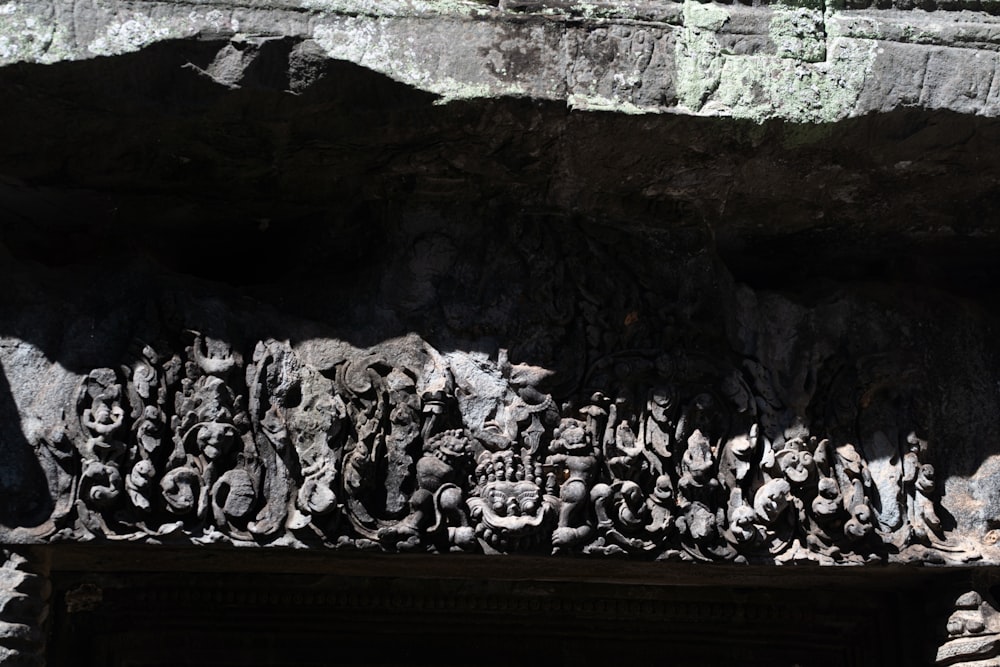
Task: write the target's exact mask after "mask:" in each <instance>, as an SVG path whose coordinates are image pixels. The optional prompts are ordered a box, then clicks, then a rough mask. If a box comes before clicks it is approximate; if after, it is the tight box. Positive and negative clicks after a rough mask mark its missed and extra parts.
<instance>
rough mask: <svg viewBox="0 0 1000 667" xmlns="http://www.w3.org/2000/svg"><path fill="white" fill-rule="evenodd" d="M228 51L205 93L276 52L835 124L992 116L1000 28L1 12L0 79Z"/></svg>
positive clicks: (454, 7) (833, 19) (43, 6)
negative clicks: (43, 69)
mask: <svg viewBox="0 0 1000 667" xmlns="http://www.w3.org/2000/svg"><path fill="white" fill-rule="evenodd" d="M206 39H212V40H231V42H232V43H231V45H230V46H227V47H226V48H224V49H223V50H222V51H220V52H219V55H218V57H217V58H216V60H215V62H214V63H213V66H212V67H210V68H209V69H208V70H206V71H205V74H206V76H208V77H210V78H212V79H214V80H215V81H217V82H218V83H220V84H222V85H225V86H231V87H238V86H239V85H240V83H239V81H240V74H241V72H242V71H243V70H244V69H245V68H246V67H248V66H249V65H250V63H252V62H253V60H254V58H255V57H256V55H255V54H256V53H258V52H259V50H260V49H261V47H262V45H265V44H267V43H268V42H270V41H272V40H274V39H290V40H292V41H294V42H295V43H296V45H297V46H296V47H295V49H296V50H297V51H296V52H299V51H302V52H308V53H309V54H311V56H312V57H316V58H328V59H335V60H342V61H348V62H352V63H355V64H358V65H361V66H363V67H366V68H369V69H371V70H373V71H376V72H379V73H382V74H385V75H387V76H389V77H391V78H393V79H395V80H397V81H400V82H402V83H405V84H408V85H411V86H413V87H415V88H418V89H420V90H423V91H427V92H430V93H433V94H436V95H438V96H439V97H440V101H441V102H448V101H451V100H462V99H475V98H496V97H527V98H532V99H539V100H556V101H565V103H566V104H567V105H569V106H570V107H571V108H578V109H585V110H605V111H615V112H624V113H639V114H648V113H683V114H696V115H703V116H726V117H734V118H746V119H751V120H754V121H757V122H763V121H765V120H768V119H772V118H777V119H784V120H789V121H793V122H802V123H817V122H832V121H836V120H840V119H843V118H847V117H852V116H858V115H862V114H865V113H868V112H872V111H887V110H890V109H893V108H896V107H898V106H918V107H923V108H927V109H946V110H952V111H957V112H960V113H970V114H975V115H982V116H995V115H996V114H997V113H998V109H1000V107H998V103H997V100H996V94H995V93H993V92H992V90H991V88H992V81H993V78H994V71H995V69H996V66H997V63H996V57H995V55H994V54H995V52H996V50H997V47H998V44H1000V23H998V19H997V18H996V17H994V16H992V15H991V14H990V13H988V12H986V11H979V12H971V11H947V12H945V11H938V12H926V11H923V10H920V9H917V10H912V11H899V10H886V11H880V10H851V11H839V10H830V9H827V10H823V9H818V8H817V9H810V8H807V7H787V6H784V5H771V6H761V7H747V6H744V5H722V4H717V3H698V2H693V1H689V2H686V3H671V2H667V3H633V4H626V5H608V4H568V3H561V4H555V5H544V6H543V5H541V4H539V3H528V2H521V3H516V4H515V3H510V4H505V3H501V6H499V7H494V6H492V5H488V4H482V3H477V2H459V1H449V2H389V3H372V2H350V1H346V0H345V1H341V2H302V3H288V2H268V3H263V2H242V3H224V2H211V3H207V2H206V3H188V4H185V3H170V2H145V1H132V2H127V1H112V2H102V3H96V4H94V5H91V6H89V7H87V8H83V7H81V6H78V5H75V4H72V3H68V2H62V1H59V0H49V1H48V2H36V3H30V4H29V3H16V2H9V3H7V4H5V5H2V6H0V63H2V64H6V65H11V64H14V63H18V62H38V63H55V62H60V61H66V60H81V59H87V58H93V57H98V56H115V55H119V54H124V53H129V52H134V51H137V50H140V49H143V48H145V47H147V46H149V45H151V44H154V43H157V42H163V41H167V40H206Z"/></svg>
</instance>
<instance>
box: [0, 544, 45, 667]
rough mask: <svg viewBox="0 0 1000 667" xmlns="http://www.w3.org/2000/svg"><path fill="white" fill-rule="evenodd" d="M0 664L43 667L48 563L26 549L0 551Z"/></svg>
mask: <svg viewBox="0 0 1000 667" xmlns="http://www.w3.org/2000/svg"><path fill="white" fill-rule="evenodd" d="M0 558H2V561H0V665H4V667H43V666H44V665H45V656H44V648H45V640H44V634H43V629H42V624H43V623H44V621H45V617H46V616H47V614H48V603H49V591H50V585H49V579H48V576H49V572H48V563H47V562H46V560H45V559H44V558H42V557H39V556H38V555H36V554H34V553H32V552H31V551H30V550H28V549H17V548H5V549H3V550H0Z"/></svg>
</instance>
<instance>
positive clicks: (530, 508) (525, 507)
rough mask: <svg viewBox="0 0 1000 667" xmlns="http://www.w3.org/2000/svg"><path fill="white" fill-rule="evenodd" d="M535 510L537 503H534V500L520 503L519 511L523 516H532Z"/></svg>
mask: <svg viewBox="0 0 1000 667" xmlns="http://www.w3.org/2000/svg"><path fill="white" fill-rule="evenodd" d="M537 509H538V503H536V502H535V499H534V498H528V499H527V500H522V501H521V510H522V511H523V512H524V513H525V514H534V513H535V510H537Z"/></svg>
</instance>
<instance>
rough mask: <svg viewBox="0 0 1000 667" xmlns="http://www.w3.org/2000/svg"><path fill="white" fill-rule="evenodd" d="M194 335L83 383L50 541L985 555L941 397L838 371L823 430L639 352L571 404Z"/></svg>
mask: <svg viewBox="0 0 1000 667" xmlns="http://www.w3.org/2000/svg"><path fill="white" fill-rule="evenodd" d="M176 339H177V340H181V341H183V343H182V344H183V347H180V346H178V347H170V346H169V345H167V344H165V343H160V344H155V345H154V344H147V343H144V342H139V341H137V342H136V343H135V344H134V345H133V346H132V347H131V350H132V352H131V353H130V354H131V356H130V358H128V359H123V360H122V363H121V365H119V366H118V367H116V368H110V367H109V368H98V369H94V370H92V371H91V372H90V373H89V374H87V375H86V377H84V378H83V380H82V381H81V383H80V385H79V388H78V392H77V399H76V403H75V406H76V409H75V410H74V411H73V412H72V413H70V414H68V415H67V422H66V424H65V427H64V428H63V429H59V432H61V433H62V434H63V436H62V439H61V440H60V439H59V438H53V440H54V442H52V443H50V445H49V446H50V447H51V449H52V451H53V453H54V455H55V456H56V457H57V458H59V459H60V460H61V461H63V463H62V468H63V470H64V471H65V475H66V476H68V477H69V478H71V480H72V481H71V482H69V483H68V486H69V487H71V488H72V489H73V494H74V501H73V503H72V506H71V507H67V508H64V509H63V510H62V511H57V512H56V513H55V514H54V515H53V520H52V524H51V530H50V534H49V535H48V537H47V538H46V539H49V540H53V541H58V540H67V539H72V540H79V539H110V540H138V541H148V542H167V541H180V542H196V543H209V542H218V541H225V542H231V543H235V544H259V545H282V546H287V545H294V546H326V547H337V548H355V549H378V550H383V551H390V552H392V551H437V552H446V551H471V552H485V553H535V554H547V553H576V554H591V555H601V556H613V555H629V556H632V557H636V558H645V559H655V560H678V561H733V562H740V563H744V562H749V563H762V562H777V563H783V562H801V561H812V562H818V563H825V564H834V563H864V562H872V561H878V562H884V561H900V560H902V561H906V560H932V561H939V562H941V561H946V560H948V561H963V560H968V559H970V558H973V559H974V558H976V557H977V554H976V553H975V552H974V551H973V550H970V549H968V548H967V547H966V546H965V545H964V544H960V543H956V542H955V541H953V540H951V539H950V537H949V534H948V533H947V531H945V530H944V527H943V524H942V521H941V519H940V517H939V514H940V510H939V505H938V499H939V493H940V492H939V489H938V488H937V487H936V485H935V477H934V466H933V464H932V463H931V459H930V444H929V443H928V442H927V440H925V439H923V438H922V437H921V432H920V430H919V425H918V424H917V413H916V411H917V410H919V407H920V403H921V401H922V400H923V399H922V397H921V395H920V392H919V390H913V391H911V392H909V393H907V394H903V393H900V391H899V390H898V389H894V390H893V391H894V392H895V393H892V394H891V395H890V394H888V393H886V394H885V395H883V394H882V393H877V392H876V393H873V394H871V395H868V396H857V395H852V394H851V391H852V390H853V389H854V385H853V384H852V382H851V381H849V380H845V379H844V378H839V379H835V380H834V381H831V382H828V383H827V385H828V386H827V391H828V392H829V393H830V396H829V397H828V398H827V403H828V404H829V405H832V406H834V407H833V408H831V410H830V411H829V414H827V415H826V416H825V417H824V419H822V420H817V424H819V425H820V427H821V428H818V429H816V430H815V431H813V430H810V429H807V428H806V427H804V426H802V425H801V424H800V425H797V426H789V425H787V424H782V423H780V422H781V419H782V416H781V415H782V411H781V407H782V406H780V405H777V404H776V402H777V401H778V399H777V398H775V394H774V392H773V391H772V390H771V389H770V387H769V384H768V374H767V373H766V372H765V371H764V370H763V369H762V368H761V367H760V365H759V364H758V363H756V362H754V361H753V360H749V359H747V360H744V361H743V362H742V363H741V362H738V361H737V362H735V363H728V362H723V361H719V360H717V359H712V358H709V357H707V356H703V355H699V354H691V353H685V352H668V351H660V352H655V351H654V352H651V351H636V352H633V353H627V354H620V355H616V356H614V357H612V358H608V359H605V360H602V361H601V362H600V363H598V364H596V365H595V368H594V369H592V371H591V372H590V374H589V375H588V377H587V378H586V379H585V381H584V382H583V383H582V385H581V388H580V390H579V391H577V392H576V393H574V394H571V395H569V396H561V397H559V399H558V400H557V398H556V397H555V396H553V395H552V394H551V393H550V392H548V391H546V389H545V383H546V380H547V378H548V376H549V375H550V372H549V371H546V370H545V369H543V368H539V367H536V366H531V365H527V364H523V363H512V362H511V361H510V360H509V359H508V358H507V354H506V352H505V351H501V353H500V355H499V357H497V358H495V359H490V358H486V357H482V356H480V357H477V358H473V357H472V356H470V355H469V354H467V353H460V352H450V353H447V354H443V353H441V352H440V351H438V350H435V349H433V348H432V347H431V346H430V345H429V344H427V343H426V342H425V341H423V340H421V339H419V338H418V337H416V336H409V337H407V338H405V339H402V340H400V341H398V342H396V343H387V344H385V345H383V346H377V347H374V348H370V349H358V348H353V347H351V346H348V345H344V344H343V343H340V342H337V341H332V342H331V345H332V346H333V347H332V348H331V349H336V350H339V351H340V352H339V354H338V355H334V357H333V358H328V359H326V360H325V362H324V363H323V364H322V367H316V366H314V365H311V364H310V363H308V362H307V361H306V360H305V359H304V357H303V353H302V352H301V351H299V350H296V348H295V347H294V346H292V345H291V344H289V343H288V342H282V341H278V340H273V339H269V340H262V341H259V342H258V343H256V345H255V347H254V348H253V349H252V350H251V349H247V350H238V349H234V347H233V346H232V344H230V343H229V342H227V341H225V340H222V339H220V338H218V337H214V336H209V335H203V334H201V333H199V332H197V331H186V332H181V334H180V335H178V336H176ZM394 346H395V347H394ZM400 348H406V349H408V350H410V353H409V354H406V355H403V354H399V353H398V349H400ZM306 356H309V355H306ZM313 356H315V355H313ZM477 391H480V392H481V393H480V395H478V396H477V395H476V392H477ZM883 393H884V392H883ZM836 406H844V409H843V410H841V411H840V412H838V409H839V408H837V407H836ZM859 406H860V407H859Z"/></svg>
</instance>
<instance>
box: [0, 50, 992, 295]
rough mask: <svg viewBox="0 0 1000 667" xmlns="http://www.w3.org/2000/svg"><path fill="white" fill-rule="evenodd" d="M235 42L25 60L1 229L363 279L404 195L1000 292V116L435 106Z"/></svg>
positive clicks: (809, 275) (16, 87)
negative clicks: (789, 118)
mask: <svg viewBox="0 0 1000 667" xmlns="http://www.w3.org/2000/svg"><path fill="white" fill-rule="evenodd" d="M233 48H234V47H233V46H232V45H230V44H228V43H226V42H195V41H189V42H169V43H162V44H157V45H155V46H152V47H150V48H147V49H144V50H143V51H141V52H139V53H134V54H129V55H124V56H119V57H115V58H96V59H93V60H88V61H85V62H70V63H62V64H58V65H45V66H42V65H18V66H13V67H7V68H4V70H3V71H2V72H0V85H2V86H3V88H4V90H7V91H9V95H8V101H7V103H5V105H4V108H3V109H2V110H0V128H2V129H0V145H2V146H3V148H2V149H0V215H2V217H3V229H2V237H0V242H2V244H3V245H4V246H5V247H6V248H7V249H8V250H9V251H10V252H11V253H12V254H13V255H14V256H16V257H18V258H21V259H25V260H29V261H36V262H41V263H43V264H46V265H52V266H56V265H67V264H75V263H80V262H88V261H91V262H100V261H102V260H109V259H112V258H113V259H114V260H115V261H116V262H120V261H121V259H122V258H124V257H146V258H149V259H151V260H152V261H154V262H155V263H157V264H159V265H161V266H163V267H164V268H165V269H167V270H169V271H172V272H177V273H182V274H188V275H194V276H199V277H203V278H207V279H210V280H215V281H221V282H226V283H229V284H232V285H254V284H262V283H269V282H274V281H275V280H278V279H283V278H285V277H291V278H294V277H298V276H302V277H312V276H325V275H329V273H330V272H331V271H335V270H337V269H338V268H340V267H342V268H343V271H344V272H345V274H349V273H350V272H351V271H352V270H353V268H354V267H355V266H356V265H358V264H364V263H370V262H371V260H372V257H377V256H378V255H379V253H380V252H381V248H382V244H383V242H384V241H385V240H387V239H390V238H391V237H392V235H393V233H394V225H396V224H398V220H399V218H400V216H401V215H402V214H403V213H404V212H407V211H420V210H430V211H434V212H436V213H437V215H438V218H440V219H441V220H442V221H443V222H444V221H453V222H455V223H456V224H485V225H493V224H497V223H496V222H495V221H496V220H497V219H502V218H503V217H504V216H507V217H509V216H524V215H533V216H536V219H538V220H539V224H547V223H545V222H542V219H544V218H548V219H564V220H568V219H577V220H583V221H586V224H594V223H599V224H601V225H607V226H611V227H615V228H618V229H620V230H622V231H624V232H627V233H630V234H634V235H636V236H637V237H639V238H642V239H656V238H659V237H663V236H665V235H666V236H671V238H672V240H673V238H676V237H677V236H678V235H683V234H687V233H691V232H690V231H689V230H697V231H696V232H695V233H698V234H700V236H701V237H702V238H703V239H713V240H714V242H713V247H714V250H715V251H716V252H717V253H718V256H719V257H720V258H721V259H722V260H723V261H724V262H725V264H726V266H727V267H728V268H729V270H730V271H731V272H732V273H733V274H734V275H735V277H736V278H737V279H738V280H739V281H741V282H745V283H747V284H750V285H753V286H756V287H762V288H767V289H777V290H782V291H786V292H791V293H798V294H800V295H801V296H802V297H803V298H812V295H814V294H815V293H817V292H819V293H823V292H828V291H829V290H830V289H831V287H828V285H830V283H853V282H865V281H879V282H893V283H903V284H912V285H914V286H915V287H917V288H919V289H924V288H935V289H941V290H945V291H948V292H951V293H954V294H957V295H961V296H969V297H973V298H976V299H979V300H984V301H989V302H991V303H992V301H993V299H994V296H995V293H996V289H995V285H996V284H997V280H998V274H997V272H998V271H1000V269H998V268H997V265H996V263H995V262H992V261H991V258H992V257H993V256H995V254H996V252H997V250H1000V234H998V231H997V229H996V225H995V224H994V221H995V218H996V212H997V209H998V206H1000V189H998V187H997V183H1000V156H998V155H997V154H996V152H995V151H993V150H991V147H992V146H995V145H996V144H997V143H998V141H1000V123H998V122H997V121H996V120H994V119H985V118H975V117H967V116H962V115H959V114H954V113H945V112H936V111H926V110H919V109H900V110H898V111H895V112H892V113H888V114H882V115H870V116H866V117H862V118H853V119H848V120H845V121H841V122H838V123H834V124H829V125H822V126H799V125H793V124H788V123H782V122H777V121H775V122H770V123H767V124H765V125H756V124H753V123H750V122H747V121H739V120H732V119H723V118H697V117H686V116H674V115H664V116H641V117H636V116H626V115H615V114H608V113H579V112H572V111H569V110H568V109H567V108H566V107H565V105H564V104H561V103H556V102H544V101H530V100H522V99H487V100H475V101H468V102H454V103H450V104H447V105H437V104H435V103H434V102H435V101H436V98H435V96H434V95H431V94H428V93H424V92H421V91H418V90H415V89H413V88H410V87H408V86H405V85H402V84H399V83H397V82H394V81H392V80H391V79H389V78H387V77H385V76H383V75H381V74H378V73H375V72H371V71H368V70H365V69H364V68H361V67H358V66H355V65H353V64H350V63H343V62H336V61H329V60H326V59H324V58H323V57H322V55H321V54H317V53H313V52H311V51H310V50H309V49H308V48H307V47H306V46H305V45H303V44H295V43H292V42H290V41H288V40H274V41H272V42H268V43H266V44H265V45H263V46H260V47H259V48H258V52H256V53H254V54H251V55H247V54H245V53H243V54H239V53H237V54H235V55H233V54H232V53H228V52H227V49H229V50H230V51H231V50H233ZM240 48H245V49H246V48H249V47H240ZM251 56H252V57H251ZM224 57H230V58H241V59H242V60H241V61H240V62H242V63H243V65H242V66H243V67H244V69H242V70H241V73H240V74H239V76H235V75H231V79H220V78H219V77H221V76H222V74H219V73H218V72H216V70H218V69H219V66H218V65H217V62H218V61H220V59H223V60H224ZM225 71H226V72H228V70H225ZM212 72H215V73H214V74H213V73H212ZM213 76H214V77H216V78H213ZM227 76H230V75H227Z"/></svg>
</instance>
